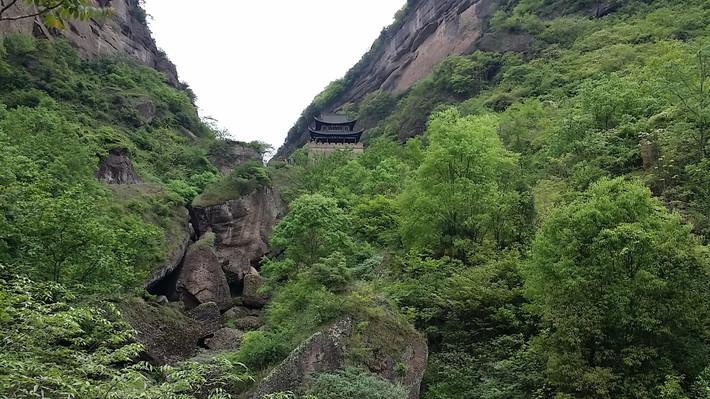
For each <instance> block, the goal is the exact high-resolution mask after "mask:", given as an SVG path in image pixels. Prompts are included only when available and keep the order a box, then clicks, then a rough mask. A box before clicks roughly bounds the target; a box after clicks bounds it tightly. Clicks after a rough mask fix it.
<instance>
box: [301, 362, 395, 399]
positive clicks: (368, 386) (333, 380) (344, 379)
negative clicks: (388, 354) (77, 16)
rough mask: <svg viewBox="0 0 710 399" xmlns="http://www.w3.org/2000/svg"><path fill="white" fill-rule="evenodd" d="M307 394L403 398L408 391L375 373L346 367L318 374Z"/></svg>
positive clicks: (322, 398)
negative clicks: (334, 371) (333, 371)
mask: <svg viewBox="0 0 710 399" xmlns="http://www.w3.org/2000/svg"><path fill="white" fill-rule="evenodd" d="M308 394H310V395H313V396H315V397H317V398H318V399H343V398H358V399H405V398H406V397H407V395H408V392H407V391H406V390H405V389H404V388H403V387H402V386H400V385H397V384H393V383H391V382H389V381H387V380H385V379H383V378H382V377H380V376H378V375H376V374H372V373H370V372H367V371H364V370H359V369H354V368H348V369H345V370H342V371H339V372H336V373H323V374H318V375H317V376H316V377H315V378H314V379H313V381H312V382H311V383H310V388H309V389H308Z"/></svg>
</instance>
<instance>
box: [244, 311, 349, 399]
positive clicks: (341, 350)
mask: <svg viewBox="0 0 710 399" xmlns="http://www.w3.org/2000/svg"><path fill="white" fill-rule="evenodd" d="M352 330H353V322H352V320H351V319H344V320H342V321H340V322H338V323H335V324H334V325H332V326H331V327H329V328H327V329H325V330H324V331H320V332H317V333H315V334H313V335H312V336H311V337H310V338H308V339H307V340H306V341H305V342H303V343H302V344H301V345H300V346H299V347H298V348H296V349H295V350H294V351H293V352H291V354H289V355H288V357H287V358H286V359H285V360H284V361H283V362H281V364H279V365H278V366H276V368H274V369H273V370H272V371H271V373H269V374H268V375H267V376H266V378H264V379H263V380H262V381H261V383H259V385H258V386H257V387H256V389H255V390H254V392H253V393H252V395H251V398H253V399H259V398H261V397H262V396H264V395H268V394H271V393H276V392H288V391H292V392H297V391H298V390H299V388H300V387H301V386H302V385H303V384H304V383H305V382H306V380H307V379H308V377H310V376H311V375H313V374H315V373H320V372H324V371H331V370H337V369H341V368H343V367H344V366H345V361H346V357H347V351H346V345H347V342H348V338H349V337H350V336H351V335H352Z"/></svg>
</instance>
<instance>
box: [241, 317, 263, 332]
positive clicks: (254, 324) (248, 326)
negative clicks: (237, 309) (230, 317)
mask: <svg viewBox="0 0 710 399" xmlns="http://www.w3.org/2000/svg"><path fill="white" fill-rule="evenodd" d="M263 325H264V319H262V318H261V317H257V316H246V317H242V318H239V319H236V320H234V326H235V327H236V328H238V329H240V330H244V331H253V330H258V329H259V328H261V327H262V326H263Z"/></svg>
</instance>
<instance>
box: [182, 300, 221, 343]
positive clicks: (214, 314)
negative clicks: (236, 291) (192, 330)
mask: <svg viewBox="0 0 710 399" xmlns="http://www.w3.org/2000/svg"><path fill="white" fill-rule="evenodd" d="M186 314H187V317H189V318H191V319H193V320H195V321H197V322H199V323H200V325H201V326H202V333H201V337H200V338H202V337H205V336H207V335H210V334H213V333H214V332H215V331H217V330H219V328H220V327H221V326H222V315H221V314H220V313H219V306H217V304H216V303H214V302H207V303H203V304H201V305H199V306H197V307H196V308H194V309H190V310H188V311H187V312H186Z"/></svg>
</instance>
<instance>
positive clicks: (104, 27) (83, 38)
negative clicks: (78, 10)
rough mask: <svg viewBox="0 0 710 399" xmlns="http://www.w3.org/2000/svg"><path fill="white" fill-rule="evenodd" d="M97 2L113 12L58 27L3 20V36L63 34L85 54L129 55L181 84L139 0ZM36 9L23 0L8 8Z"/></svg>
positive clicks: (22, 11) (35, 21) (33, 21)
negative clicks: (160, 46)
mask: <svg viewBox="0 0 710 399" xmlns="http://www.w3.org/2000/svg"><path fill="white" fill-rule="evenodd" d="M92 1H93V3H94V5H96V6H101V7H110V8H111V9H112V10H113V11H112V15H111V16H110V17H107V18H104V19H93V18H92V19H89V20H88V21H68V22H67V24H66V27H65V29H63V30H61V31H59V30H56V29H51V28H48V27H47V26H45V25H44V24H43V23H42V21H41V19H40V18H31V19H22V20H17V21H3V22H0V37H3V36H6V35H8V34H12V33H24V34H28V35H29V34H31V35H34V36H36V37H42V38H48V39H54V38H60V37H63V38H65V39H67V40H68V41H69V43H71V44H72V46H74V47H75V48H76V49H77V51H78V52H79V54H80V55H81V56H82V57H85V58H94V57H99V56H105V55H126V56H129V57H131V58H133V59H135V60H136V61H138V62H139V63H141V64H143V65H146V66H148V67H151V68H154V69H156V70H158V71H160V72H163V73H164V74H165V77H166V79H167V81H168V82H169V83H170V84H172V85H173V86H176V87H177V86H179V85H180V82H179V80H178V74H177V69H176V68H175V65H174V64H173V63H172V62H170V60H169V59H168V57H167V56H166V55H165V53H163V52H162V51H161V50H159V49H158V46H157V45H156V44H155V41H154V40H153V37H152V36H151V33H150V29H148V25H147V23H146V20H145V18H146V15H145V12H144V11H143V9H142V8H141V7H140V4H139V0H92ZM32 10H33V8H32V7H30V6H27V5H26V4H24V3H22V2H18V5H16V6H14V7H13V8H12V9H11V10H9V11H8V12H9V13H11V14H12V15H25V14H27V13H30V12H31V11H32Z"/></svg>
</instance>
